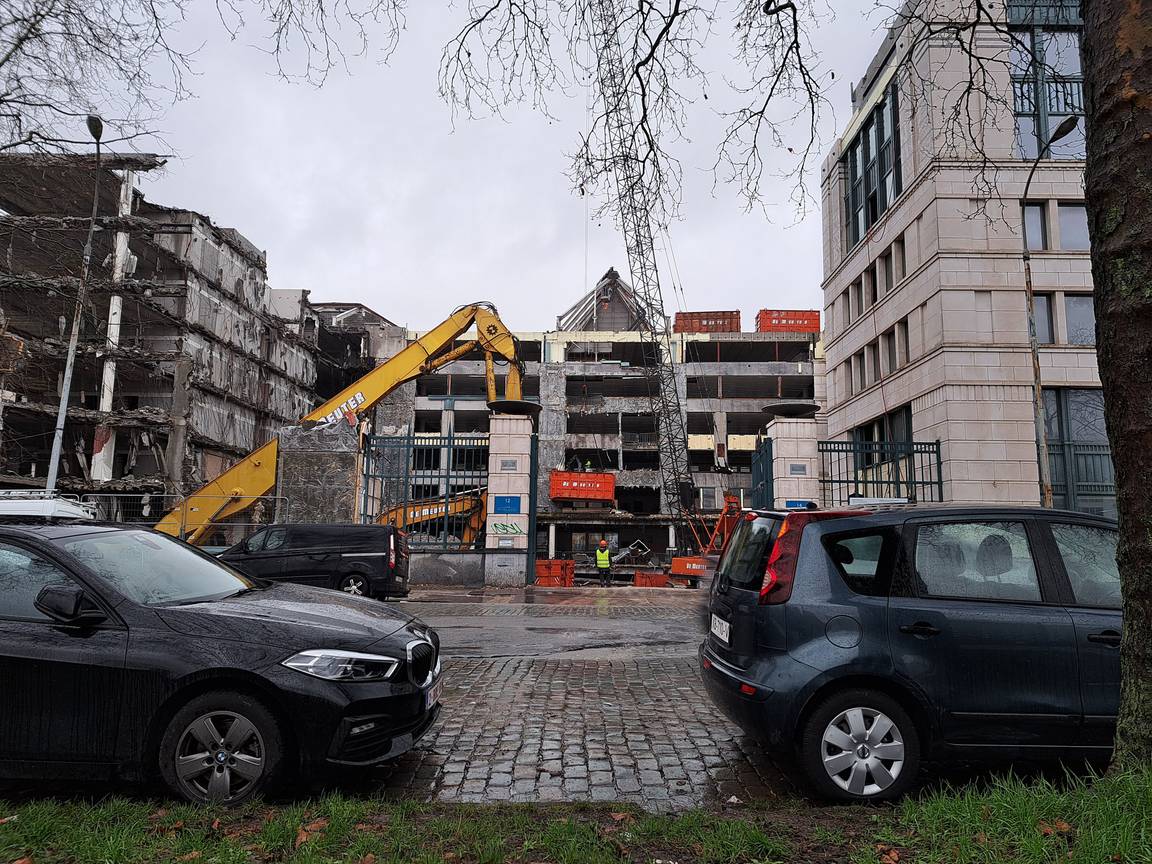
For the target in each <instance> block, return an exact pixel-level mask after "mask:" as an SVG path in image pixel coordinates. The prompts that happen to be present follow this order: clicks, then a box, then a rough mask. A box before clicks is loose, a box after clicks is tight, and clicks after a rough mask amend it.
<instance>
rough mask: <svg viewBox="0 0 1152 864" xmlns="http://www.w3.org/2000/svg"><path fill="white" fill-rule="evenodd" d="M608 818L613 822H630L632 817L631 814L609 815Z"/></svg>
mask: <svg viewBox="0 0 1152 864" xmlns="http://www.w3.org/2000/svg"><path fill="white" fill-rule="evenodd" d="M608 818H609V819H611V820H612V821H613V822H631V821H632V819H633V816H632V814H631V813H609V814H608Z"/></svg>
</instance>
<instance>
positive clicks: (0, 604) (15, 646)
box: [0, 524, 442, 804]
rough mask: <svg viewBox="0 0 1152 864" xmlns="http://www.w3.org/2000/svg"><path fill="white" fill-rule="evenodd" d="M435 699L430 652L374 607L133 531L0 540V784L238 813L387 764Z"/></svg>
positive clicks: (44, 529)
mask: <svg viewBox="0 0 1152 864" xmlns="http://www.w3.org/2000/svg"><path fill="white" fill-rule="evenodd" d="M441 683H442V681H441V675H440V644H439V639H438V638H437V636H436V634H435V633H434V632H433V631H432V630H431V629H429V628H428V627H425V626H424V625H422V624H421V623H420V622H419V621H417V620H416V619H414V618H412V617H411V616H409V615H406V614H404V613H403V612H400V611H399V610H397V609H395V608H393V607H390V606H387V605H385V604H383V603H380V602H378V601H374V600H369V599H366V598H362V597H352V596H349V595H347V594H343V593H340V592H338V591H329V590H326V589H320V588H308V587H304V586H300V585H291V584H274V583H264V582H260V581H258V580H254V579H251V578H248V577H246V576H243V575H241V574H239V573H237V572H236V571H234V570H232V569H230V568H229V567H227V566H226V565H223V564H221V563H220V562H219V561H216V560H215V559H213V558H211V557H209V556H207V555H205V554H203V553H201V552H199V551H198V550H196V549H194V548H192V547H191V546H188V545H186V544H184V543H182V542H180V541H178V540H174V539H172V538H171V537H168V536H166V535H164V534H158V533H155V532H152V531H148V530H143V529H137V528H126V527H122V526H109V525H99V524H70V525H59V524H57V525H36V526H33V525H0V776H3V777H7V778H28V779H39V778H86V779H99V778H117V777H120V778H124V779H129V780H140V779H148V778H151V777H158V778H162V779H163V781H164V782H165V783H166V784H167V786H168V787H169V788H170V789H171V791H172V792H173V793H174V794H175V795H178V796H180V797H183V798H186V799H188V800H191V801H213V802H221V803H225V804H238V803H240V802H242V801H245V800H247V799H249V798H251V797H252V796H253V795H255V794H256V793H258V792H259V791H260V790H261V789H262V788H265V787H266V786H267V785H268V784H270V783H274V782H276V781H277V780H280V779H282V778H285V777H287V776H290V775H293V774H296V775H298V776H299V775H303V776H309V775H316V774H319V773H327V772H329V771H331V770H332V769H337V770H339V769H341V768H349V767H354V766H358V767H370V766H372V765H375V764H377V763H380V762H383V761H385V760H388V759H391V758H393V757H395V756H397V755H399V754H400V753H403V752H404V751H405V750H407V749H409V748H411V747H412V745H413V743H414V742H415V741H416V740H417V739H418V738H419V737H420V736H421V735H423V734H424V733H425V732H426V731H427V730H428V728H429V727H430V726H431V725H432V723H433V722H434V721H435V719H436V715H437V713H438V712H439V710H440V707H439V697H440V690H441Z"/></svg>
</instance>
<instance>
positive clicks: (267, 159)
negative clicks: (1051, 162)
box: [141, 0, 881, 330]
mask: <svg viewBox="0 0 1152 864" xmlns="http://www.w3.org/2000/svg"><path fill="white" fill-rule="evenodd" d="M192 5H193V7H194V9H193V13H192V17H190V18H189V20H188V21H187V22H186V24H185V25H184V26H183V27H182V29H181V31H180V33H179V37H180V40H181V42H182V43H183V44H184V45H189V44H200V43H203V47H202V48H201V49H200V51H199V53H198V54H197V56H196V61H195V65H196V70H197V72H198V75H197V77H196V78H194V79H193V80H192V81H191V87H192V89H193V90H194V92H195V97H194V98H192V99H190V100H188V101H184V102H181V103H179V104H177V105H175V106H173V107H172V108H170V109H169V110H168V111H167V113H166V115H165V116H164V117H163V119H162V120H161V122H160V128H161V129H162V130H163V132H164V139H165V143H166V145H167V147H168V148H169V149H171V150H172V151H174V152H175V153H176V158H174V159H173V160H172V161H171V162H170V163H169V165H168V166H167V168H166V169H164V171H163V172H161V173H157V174H156V175H154V176H153V177H151V178H146V179H144V180H143V181H142V184H141V185H142V188H143V190H144V193H145V195H146V196H147V197H148V198H149V199H150V200H153V201H156V202H158V203H162V204H168V205H172V206H179V207H187V208H190V209H193V210H197V211H199V212H202V213H205V214H207V215H209V216H210V217H211V218H212V219H213V221H214V222H215V223H216V224H217V225H221V226H226V227H232V228H236V229H237V230H239V231H240V232H241V233H242V234H244V235H245V236H246V237H248V238H249V239H250V240H251V241H252V242H253V243H255V244H256V245H257V246H258V247H260V248H262V249H264V250H266V251H267V253H268V274H269V281H270V283H271V285H272V286H273V287H275V288H305V289H309V290H310V291H311V292H312V297H313V299H315V300H341V301H358V302H362V303H365V304H367V305H369V306H371V307H372V308H374V309H376V310H377V311H378V312H380V313H381V314H383V315H385V316H387V317H388V318H390V319H392V320H393V321H395V322H397V323H400V324H406V325H408V326H410V327H413V328H417V329H423V328H426V327H428V326H431V325H433V324H435V323H437V322H439V321H440V320H442V319H443V318H444V317H445V316H446V315H447V314H448V313H449V312H450V311H451V310H452V309H453V308H455V307H456V306H458V305H460V304H461V303H465V302H468V301H472V300H490V301H492V302H494V303H495V304H496V305H497V307H498V308H499V310H500V313H501V316H502V317H503V318H504V320H505V321H506V322H507V323H508V324H509V326H511V327H512V328H513V329H517V330H544V329H551V328H553V327H554V326H555V318H556V315H557V314H559V313H560V312H562V311H563V310H564V309H566V308H567V307H568V306H569V305H571V303H573V302H574V301H575V300H576V299H577V297H578V296H579V295H580V294H581V293H582V292H583V291H585V290H587V288H588V287H590V284H591V283H594V282H595V281H596V279H597V278H599V276H600V275H601V274H602V273H603V272H604V271H605V270H607V269H608V267H609V266H615V267H616V268H617V269H619V270H620V271H621V272H622V273H624V274H627V260H626V258H625V255H624V247H623V242H622V241H621V239H620V237H619V235H618V233H617V232H616V231H615V230H614V228H613V226H612V225H611V223H610V221H607V220H605V221H604V222H603V223H600V222H597V221H595V220H589V219H588V218H586V204H585V202H584V201H583V200H582V199H581V198H580V197H579V196H578V195H576V194H575V193H574V192H573V191H572V189H571V188H570V185H569V181H568V179H567V178H566V176H565V173H564V172H565V169H566V168H567V164H568V162H567V159H566V154H568V153H570V152H572V150H574V149H575V147H576V142H577V136H578V132H579V128H580V124H581V123H582V121H584V119H585V117H586V114H585V98H586V97H585V95H584V94H583V93H576V94H574V95H573V97H572V98H571V99H569V100H567V101H565V99H564V97H562V96H560V95H559V94H558V95H557V97H556V100H555V101H554V103H553V108H554V110H555V111H556V112H557V113H558V114H559V116H560V122H556V123H549V122H548V121H547V120H545V119H543V118H542V117H541V116H539V115H537V114H534V113H533V112H532V111H531V109H529V108H527V107H525V108H521V109H517V110H514V111H512V112H511V113H510V114H509V116H508V118H507V120H498V119H488V120H468V119H458V120H457V121H456V122H455V123H453V118H452V115H451V112H450V110H449V108H448V106H447V105H445V103H444V102H443V101H442V100H441V99H440V97H439V95H438V94H437V66H438V62H439V57H440V49H441V47H442V46H443V44H444V43H445V42H446V41H447V40H448V39H449V38H450V37H451V35H452V34H453V32H454V26H458V25H459V22H460V20H461V16H462V14H463V11H462V10H461V9H460V8H459V5H457V6H456V8H450V7H449V4H448V3H447V2H440V0H422V2H420V3H413V4H411V5H412V7H414V8H412V9H411V10H410V12H409V14H408V20H407V29H406V31H405V32H404V34H403V37H402V40H401V43H400V46H399V48H398V49H397V51H396V53H395V54H394V55H393V57H392V59H391V61H390V62H389V63H388V64H387V65H383V64H381V63H379V62H378V57H376V56H370V57H368V58H366V59H363V60H361V61H354V62H353V64H352V69H351V72H350V74H345V73H343V72H337V73H334V74H333V75H332V76H331V77H330V78H329V79H328V81H327V83H326V84H325V85H324V86H323V87H322V88H321V89H316V88H313V87H311V86H308V85H305V84H296V83H289V82H286V81H283V80H281V79H279V78H278V77H276V76H275V74H274V67H273V64H272V62H271V59H270V58H269V57H268V56H266V55H265V54H262V53H261V52H260V51H258V50H256V49H255V48H254V47H253V45H254V44H255V43H256V41H257V40H256V37H255V35H248V36H241V38H240V39H238V40H237V41H234V42H233V41H230V40H229V39H228V38H227V34H226V33H225V31H224V30H223V29H222V28H221V26H220V24H219V22H218V21H217V20H216V19H215V18H214V12H213V6H214V4H210V3H197V4H192ZM836 5H837V7H838V9H837V14H836V17H835V19H834V20H830V21H829V22H828V23H826V24H825V25H824V26H822V28H821V29H820V31H819V32H818V33H817V34H816V39H817V44H816V47H817V48H818V49H819V50H820V51H821V52H822V54H823V57H824V63H825V66H826V68H827V69H830V70H832V71H834V72H835V83H834V85H833V87H832V88H831V91H830V96H831V98H832V100H833V104H834V106H835V109H836V118H835V119H836V123H837V124H838V125H839V126H841V127H842V126H843V124H844V123H845V122H846V120H847V118H848V115H849V110H848V104H849V82H852V81H855V80H858V79H859V78H860V76H861V75H862V73H863V71H864V68H865V66H866V65H867V63H868V61H869V59H870V58H871V56H872V53H873V52H874V51H875V49H876V47H877V46H878V44H879V40H880V36H879V34H878V32H877V29H876V28H877V27H878V26H879V24H880V23H881V22H880V21H879V19H878V18H877V17H876V16H874V15H873V16H869V17H865V16H864V14H863V10H865V9H870V8H872V2H871V0H845V2H843V3H837V4H836ZM712 45H713V48H712V50H711V51H710V52H709V53H708V55H707V56H706V57H705V58H704V63H703V65H705V67H706V69H707V70H708V71H709V72H710V73H711V74H712V76H713V84H712V89H713V90H715V89H717V88H719V87H722V86H723V84H722V78H723V75H724V73H725V71H726V70H732V69H733V68H734V67H733V64H732V61H731V59H730V53H731V42H730V40H729V36H728V28H727V25H726V24H724V25H722V28H721V29H720V30H719V31H718V32H717V33H715V34H714V35H713V37H712ZM716 102H717V99H712V100H710V101H709V102H708V103H702V104H701V105H699V106H695V107H694V109H693V110H692V112H691V114H690V115H689V118H688V123H689V129H688V131H689V134H690V135H691V136H692V141H691V142H690V143H688V144H681V145H677V146H676V148H675V152H676V153H677V155H678V156H680V158H681V159H682V160H683V162H684V169H685V190H684V201H683V206H682V209H681V218H680V220H679V221H678V222H676V223H674V224H673V226H672V229H671V242H672V246H673V252H674V258H675V264H676V265H677V273H676V274H670V273H669V269H670V268H669V267H668V264H667V259H666V257H665V254H664V253H660V255H659V263H660V265H661V267H662V277H663V283H664V298H665V307H666V310H667V311H668V312H669V313H671V312H675V311H678V310H680V309H683V308H688V309H698V310H710V309H739V310H741V312H742V313H743V316H744V327H745V329H751V326H752V322H753V318H754V316H755V312H756V310H757V309H760V308H763V307H771V308H817V307H819V306H821V305H822V304H821V299H820V290H819V285H820V277H821V260H820V219H819V214H818V213H817V212H815V211H814V210H813V212H811V213H810V214H809V215H808V217H807V218H806V219H804V220H803V221H802V222H800V223H799V224H796V213H795V210H794V209H793V208H792V207H791V206H790V205H788V204H787V196H788V191H789V187H788V185H787V184H785V183H774V182H772V181H769V183H768V185H767V186H766V192H767V196H766V197H767V198H768V199H769V200H776V201H779V202H780V206H776V207H773V208H771V211H770V212H769V213H768V214H767V215H765V214H764V213H763V212H761V211H754V212H750V213H749V212H745V211H744V210H743V208H742V204H741V201H740V200H739V198H738V196H737V194H736V190H735V189H734V188H730V187H723V186H721V187H718V188H716V189H715V190H714V189H713V178H712V174H711V165H712V161H713V158H714V156H715V143H716V142H717V140H718V134H719V131H720V129H721V128H722V123H721V121H720V120H719V119H718V118H717V117H716V116H715V114H714V113H713V109H712V107H711V106H712V105H713V104H715V103H716ZM826 120H827V127H828V128H827V133H828V134H826V136H825V137H826V139H827V140H828V141H829V142H831V140H832V132H833V128H832V127H833V118H832V117H831V116H829V117H828V118H826ZM798 134H799V133H798ZM817 167H818V165H817ZM816 182H817V181H816V178H812V180H811V183H812V186H813V189H814V190H815V189H816ZM586 238H587V239H586ZM676 275H678V277H679V278H678V282H679V284H680V285H681V286H682V288H683V292H684V295H685V298H686V303H687V305H686V306H685V305H684V301H681V300H680V298H679V296H678V295H676V294H675V293H674V292H673V291H672V290H671V285H670V284H669V277H670V276H671V277H674V276H676Z"/></svg>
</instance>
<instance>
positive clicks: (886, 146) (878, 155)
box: [844, 80, 901, 249]
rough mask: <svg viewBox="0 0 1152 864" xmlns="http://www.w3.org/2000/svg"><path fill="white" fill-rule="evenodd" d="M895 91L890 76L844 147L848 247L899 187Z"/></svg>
mask: <svg viewBox="0 0 1152 864" xmlns="http://www.w3.org/2000/svg"><path fill="white" fill-rule="evenodd" d="M896 92H897V90H896V81H895V80H893V81H892V83H890V84H889V85H888V89H887V90H886V91H885V92H884V97H883V98H882V99H881V100H880V103H879V104H878V105H877V106H876V107H875V108H873V109H872V111H871V112H870V113H869V114H868V116H867V118H866V119H865V120H864V123H863V125H862V126H861V127H860V131H859V132H858V133H857V134H856V137H855V138H853V139H852V142H851V143H850V144H849V145H848V146H847V147H846V148H845V150H844V154H845V155H844V162H845V163H846V166H845V167H846V172H845V173H846V175H847V183H846V186H845V191H844V212H845V221H846V224H847V236H848V248H849V249H851V248H852V247H854V246H855V245H856V244H857V243H859V242H860V241H861V240H862V239H863V238H864V235H865V233H867V231H868V229H869V228H871V227H872V225H873V224H874V223H875V222H876V220H877V219H879V218H880V217H881V216H882V215H883V214H884V212H885V211H886V210H887V209H888V207H889V206H890V205H891V204H892V202H893V201H894V200H895V199H896V197H897V196H898V195H899V194H900V191H901V178H900V134H899V133H900V130H899V116H900V115H899V110H898V107H899V106H898V103H897V97H896Z"/></svg>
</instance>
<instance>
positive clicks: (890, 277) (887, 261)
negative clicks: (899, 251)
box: [880, 249, 896, 297]
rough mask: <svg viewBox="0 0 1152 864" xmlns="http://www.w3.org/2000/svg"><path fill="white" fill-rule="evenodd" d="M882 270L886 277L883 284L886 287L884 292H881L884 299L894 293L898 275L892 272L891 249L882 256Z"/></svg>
mask: <svg viewBox="0 0 1152 864" xmlns="http://www.w3.org/2000/svg"><path fill="white" fill-rule="evenodd" d="M880 269H881V270H883V271H884V276H883V277H882V278H883V280H884V281H883V282H882V283H881V284H883V286H884V290H883V291H881V292H880V296H881V297H883V296H884V295H886V294H891V293H892V286H893V285H895V284H896V279H895V275H896V274H894V273H893V272H892V250H891V249H889V250H888V251H887V252H885V253H884V254H883V255H882V256H880Z"/></svg>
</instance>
